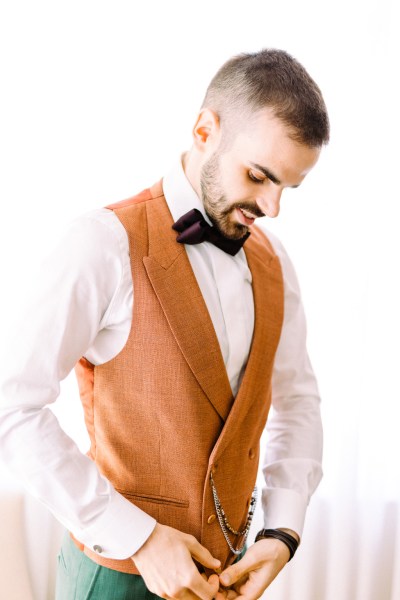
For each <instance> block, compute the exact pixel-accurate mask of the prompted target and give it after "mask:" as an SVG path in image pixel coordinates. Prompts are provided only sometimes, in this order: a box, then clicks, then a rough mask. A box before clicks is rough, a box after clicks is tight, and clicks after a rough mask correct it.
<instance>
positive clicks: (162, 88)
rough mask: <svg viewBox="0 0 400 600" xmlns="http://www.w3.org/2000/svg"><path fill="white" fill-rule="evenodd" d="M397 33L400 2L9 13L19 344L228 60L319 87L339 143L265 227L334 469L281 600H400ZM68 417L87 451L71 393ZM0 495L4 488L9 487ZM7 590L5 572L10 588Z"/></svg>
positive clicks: (8, 118)
mask: <svg viewBox="0 0 400 600" xmlns="http://www.w3.org/2000/svg"><path fill="white" fill-rule="evenodd" d="M399 26H400V19H399V12H398V3H397V0H379V2H378V1H377V0H363V1H359V0H347V1H346V2H341V1H336V2H329V3H328V2H324V1H323V0H319V1H317V0H314V1H312V0H308V1H307V0H304V1H303V2H299V1H295V0H293V1H288V0H282V1H281V2H277V1H276V2H268V1H266V0H264V1H257V0H246V1H245V2H237V1H235V0H230V1H228V0H221V1H219V2H218V0H214V1H210V0H203V1H202V2H191V1H190V0H186V1H185V2H184V1H182V2H179V1H178V0H172V1H164V2H163V1H161V0H160V1H151V0H148V1H147V2H146V3H143V2H134V1H131V2H128V1H126V0H125V1H122V0H121V1H120V0H114V1H113V2H111V1H109V2H106V1H104V0H97V1H93V0H80V1H79V2H78V1H76V0H70V1H69V2H61V1H56V0H51V1H50V0H48V1H45V0H36V1H35V2H29V1H27V0H25V1H23V0H14V1H13V2H3V3H2V5H1V7H0V61H1V62H0V81H1V90H2V91H1V95H0V103H1V111H0V168H1V177H0V199H1V220H0V263H1V295H0V319H1V322H0V325H1V331H2V332H4V333H5V334H6V335H8V334H11V335H12V332H13V322H14V321H15V320H16V319H17V318H18V307H19V305H20V303H21V301H22V300H23V299H24V298H25V297H26V295H27V294H29V282H30V281H31V280H32V278H34V273H35V270H36V269H37V267H38V265H39V263H40V261H41V260H42V258H43V257H44V256H45V255H46V254H47V253H48V252H50V251H51V248H52V246H53V245H54V243H55V240H56V239H57V237H58V236H59V234H60V232H61V231H63V229H64V228H65V225H66V223H67V222H68V221H70V220H71V219H72V218H74V217H75V216H77V215H79V214H81V213H83V212H85V211H87V210H90V209H91V208H95V207H99V206H104V205H106V204H107V203H110V202H114V201H117V200H120V199H123V198H126V197H128V196H130V195H132V194H133V193H135V192H137V191H139V190H140V189H142V188H143V187H145V186H147V185H149V184H152V183H153V182H154V181H156V180H157V179H158V178H160V177H161V176H162V175H163V174H164V173H165V172H166V170H167V169H168V168H169V167H170V165H171V164H172V163H173V162H174V161H175V159H176V157H177V155H178V154H179V153H180V152H181V151H182V150H184V149H186V148H187V147H188V146H189V144H190V132H191V127H192V124H193V122H194V118H195V115H196V111H197V110H198V108H199V106H200V103H201V101H202V98H203V94H204V91H205V88H206V86H207V84H208V82H209V80H210V78H211V77H212V75H213V74H214V72H215V71H216V70H217V69H218V68H219V66H220V65H221V64H222V63H223V62H224V61H225V60H226V59H228V58H229V57H230V56H231V55H233V54H237V53H240V52H243V51H256V50H259V49H260V48H262V47H279V48H283V49H285V50H287V51H288V52H290V53H292V54H293V55H294V56H295V57H296V58H297V59H299V60H300V62H302V63H303V64H304V65H305V67H306V68H307V69H308V71H309V72H310V74H311V75H312V76H313V77H314V78H315V80H316V81H317V83H318V84H319V86H320V87H321V89H322V91H323V94H324V96H325V99H326V102H327V105H328V109H329V113H330V118H331V126H332V140H331V143H330V145H329V147H328V148H327V149H325V150H324V153H323V156H322V158H321V160H320V163H319V165H318V166H317V167H316V169H315V171H314V172H312V173H311V174H310V175H309V177H308V179H307V180H306V181H305V183H304V184H303V185H302V186H301V188H300V189H298V190H290V191H289V190H288V191H286V192H285V194H284V197H283V201H282V210H281V213H280V215H279V218H278V219H276V220H270V221H269V223H268V226H269V227H270V229H271V230H272V231H274V232H275V233H276V234H278V236H279V237H280V238H281V239H282V241H283V242H284V244H285V245H286V247H287V249H288V251H289V253H290V255H291V257H292V259H293V261H294V263H295V265H296V268H297V272H298V276H299V279H300V283H301V287H302V291H303V297H304V303H305V307H306V313H307V317H308V327H309V337H308V346H309V351H310V355H311V358H312V362H313V364H314V368H315V370H316V373H317V375H318V380H319V383H320V389H321V394H322V398H323V405H322V410H323V419H324V426H325V457H324V470H325V477H324V480H323V483H322V484H321V486H320V488H319V490H318V492H317V494H316V496H315V497H314V499H313V501H312V503H311V507H310V511H309V518H308V521H307V527H306V531H305V534H304V539H303V548H302V553H301V554H300V553H299V555H298V556H297V557H296V561H297V562H296V561H294V562H293V564H291V565H290V566H289V567H288V568H287V569H286V572H285V573H284V574H282V576H281V577H280V580H279V581H277V582H276V583H275V584H273V586H272V587H271V592H270V593H268V594H266V597H267V598H271V600H273V599H275V598H276V599H278V598H279V599H281V598H282V599H283V598H284V599H285V600H347V599H348V600H357V599H359V600H394V599H395V598H397V599H398V598H399V597H400V571H399V569H400V567H399V564H400V511H399V497H400V469H399V468H398V460H399V459H398V457H399V456H400V435H399V417H400V411H399V402H400V394H399V383H398V378H399V372H400V368H399V351H398V347H399V341H398V340H399V337H400V317H399V306H400V290H399V284H398V279H399V276H398V273H399V268H398V263H399V259H400V235H399V216H400V211H399V206H398V203H399V185H398V183H397V177H398V173H399V158H400V157H399V152H398V146H399V133H400V131H399V129H400V128H399V117H398V111H399V106H400V94H399V58H400V52H399V51H400V45H399V41H398V39H399ZM32 318H34V315H32ZM57 414H58V415H59V416H60V420H61V422H62V424H63V426H64V427H65V428H66V429H67V430H68V431H69V432H70V433H71V435H72V436H73V437H74V438H75V439H77V441H78V442H79V443H80V445H81V446H82V448H84V447H85V443H86V442H85V436H84V433H83V429H82V426H81V424H80V423H79V421H80V407H79V403H78V401H77V398H76V389H75V384H74V382H73V381H68V380H67V382H66V383H65V385H64V386H63V390H62V395H61V398H60V402H59V407H58V408H57ZM1 486H2V488H3V489H5V488H6V487H8V488H9V487H10V486H11V484H10V482H9V480H8V479H7V477H6V475H4V476H3V479H2V484H1ZM24 502H25V504H24V506H25V509H24V510H23V511H22V512H23V514H24V515H25V517H24V518H25V522H24V523H25V525H24V529H23V532H22V537H21V544H22V545H24V544H25V546H26V547H27V550H28V574H30V580H31V583H32V589H33V593H34V595H35V600H45V599H47V598H48V599H49V600H50V599H51V598H52V595H51V591H49V588H48V584H47V583H44V582H43V577H42V571H43V570H45V569H44V567H43V560H41V558H42V557H41V556H38V552H37V539H38V538H42V537H43V535H40V533H39V532H38V525H37V523H38V520H37V519H38V518H39V517H37V515H38V514H39V515H40V519H39V520H41V521H40V522H43V523H44V522H45V519H46V517H45V516H44V515H45V514H46V513H41V512H40V510H41V509H40V508H39V507H34V505H31V504H30V503H31V501H29V500H28V501H24ZM11 504H12V505H13V502H11ZM21 510H22V509H21ZM35 510H36V511H37V512H35ZM3 515H4V513H3ZM1 518H2V517H1V516H0V519H1ZM3 518H4V516H3ZM258 518H259V519H260V516H259V517H258ZM35 523H36V525H35ZM35 526H36V533H35V534H33V533H32V531H34V530H35ZM47 528H48V529H46V531H47V533H46V536H47V538H48V539H47V538H46V539H47V542H46V543H48V544H49V547H50V546H51V544H53V545H54V541H53V542H51V539H53V538H52V537H51V536H52V534H50V533H48V531H52V526H50V525H47ZM27 532H28V533H27ZM41 533H42V534H43V529H42V530H41ZM55 535H56V534H55ZM24 536H25V537H24ZM35 536H36V537H35ZM46 536H44V537H46ZM0 537H1V534H0ZM24 540H25V541H24ZM49 540H50V541H49ZM46 547H47V546H46ZM17 556H18V554H17ZM0 558H1V554H0ZM8 558H9V552H8ZM2 564H3V567H2ZM396 565H397V566H396ZM41 577H42V578H41ZM10 578H11V575H10V571H9V570H8V569H6V568H5V567H4V563H1V560H0V583H1V582H3V583H2V585H3V588H2V589H4V585H6V584H7V581H9V580H10ZM50 579H51V578H50ZM27 582H28V583H27V584H26V585H28V586H29V577H28V579H27ZM50 587H51V583H50ZM293 590H296V591H295V592H294V591H293ZM302 594H303V595H302ZM7 598H8V600H12V597H11V595H10V596H7ZM15 598H16V599H17V598H21V599H22V600H28V595H25V596H15Z"/></svg>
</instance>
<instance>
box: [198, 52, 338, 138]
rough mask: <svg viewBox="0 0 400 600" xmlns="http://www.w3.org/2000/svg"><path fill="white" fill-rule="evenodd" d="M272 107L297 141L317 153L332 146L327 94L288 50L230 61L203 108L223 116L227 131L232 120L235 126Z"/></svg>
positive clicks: (214, 81) (262, 53)
mask: <svg viewBox="0 0 400 600" xmlns="http://www.w3.org/2000/svg"><path fill="white" fill-rule="evenodd" d="M266 107H270V108H271V109H272V110H273V113H274V115H275V116H276V117H277V118H279V119H280V120H281V121H282V122H283V123H285V124H286V125H287V126H288V128H289V131H290V134H289V135H290V137H291V138H292V139H294V140H295V141H297V142H299V143H301V144H305V145H307V146H309V147H311V148H315V147H320V146H322V145H323V144H327V143H328V141H329V117H328V112H327V109H326V106H325V102H324V99H323V97H322V93H321V90H320V89H319V87H318V86H317V84H316V83H315V81H314V80H313V79H312V78H311V77H310V75H309V74H308V73H307V71H306V70H305V68H304V67H303V66H302V65H301V64H300V63H299V62H298V61H297V60H296V59H295V58H293V57H292V56H291V55H290V54H288V53H287V52H285V51H283V50H277V49H269V48H266V49H263V50H261V51H260V52H255V53H251V54H240V55H238V56H234V57H233V58H231V59H230V60H228V61H227V62H226V63H225V64H224V65H222V67H221V68H220V69H219V71H218V72H217V73H216V75H215V76H214V77H213V79H212V80H211V83H210V85H209V86H208V89H207V92H206V95H205V98H204V101H203V104H202V108H211V109H212V110H214V111H215V112H216V113H217V115H218V117H219V118H220V121H221V127H224V125H225V124H228V122H230V121H232V122H231V123H230V124H231V126H234V125H233V120H232V117H233V118H234V119H237V117H238V116H239V115H243V113H244V114H246V111H247V112H248V113H249V114H248V115H247V116H250V114H251V113H254V112H257V111H259V110H261V109H262V108H266ZM224 121H225V123H224ZM228 133H229V132H228Z"/></svg>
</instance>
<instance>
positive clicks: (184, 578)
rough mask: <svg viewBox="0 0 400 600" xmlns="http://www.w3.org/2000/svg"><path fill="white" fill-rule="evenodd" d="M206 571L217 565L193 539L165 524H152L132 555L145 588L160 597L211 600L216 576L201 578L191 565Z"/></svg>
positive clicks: (216, 579) (216, 567)
mask: <svg viewBox="0 0 400 600" xmlns="http://www.w3.org/2000/svg"><path fill="white" fill-rule="evenodd" d="M193 558H195V559H196V561H197V562H199V563H200V564H202V565H203V566H205V567H208V568H209V569H218V568H219V567H220V566H221V563H220V561H219V560H217V559H216V558H213V556H211V554H210V552H209V551H208V550H207V549H206V548H204V546H202V545H201V544H200V543H199V542H198V541H197V540H196V538H195V537H193V536H192V535H187V534H186V533H182V532H181V531H178V530H177V529H173V528H172V527H168V526H167V525H160V524H159V523H157V524H156V526H155V528H154V530H153V533H152V534H151V535H150V537H149V538H148V539H147V540H146V542H145V543H144V544H143V546H142V547H141V548H139V550H138V551H137V552H136V553H135V554H134V555H133V556H132V560H133V561H134V562H135V564H136V566H137V568H138V569H139V571H140V574H141V576H142V577H143V579H144V582H145V584H146V586H147V587H148V589H149V590H150V591H151V592H153V593H154V594H157V595H158V596H161V597H162V598H174V599H179V600H181V599H182V600H189V599H193V598H196V599H198V598H200V599H201V600H212V599H213V598H215V597H216V596H217V593H218V588H219V579H218V575H217V574H215V575H214V574H213V575H211V576H210V577H209V578H208V580H207V578H205V577H202V576H201V575H200V573H199V571H198V569H197V567H196V565H195V564H194V562H193Z"/></svg>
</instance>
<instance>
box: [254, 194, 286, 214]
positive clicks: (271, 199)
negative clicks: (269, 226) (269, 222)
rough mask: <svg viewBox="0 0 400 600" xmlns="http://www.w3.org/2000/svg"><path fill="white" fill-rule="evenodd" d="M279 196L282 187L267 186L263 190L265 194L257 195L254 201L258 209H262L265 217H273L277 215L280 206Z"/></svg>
mask: <svg viewBox="0 0 400 600" xmlns="http://www.w3.org/2000/svg"><path fill="white" fill-rule="evenodd" d="M281 196H282V189H279V188H276V189H272V188H271V187H269V189H268V190H266V191H265V194H264V195H263V196H258V197H257V198H256V202H257V205H258V207H259V209H260V210H262V212H263V213H264V215H267V217H270V218H271V219H273V218H274V217H277V216H278V215H279V210H280V207H281Z"/></svg>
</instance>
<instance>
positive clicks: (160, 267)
mask: <svg viewBox="0 0 400 600" xmlns="http://www.w3.org/2000/svg"><path fill="white" fill-rule="evenodd" d="M152 193H153V197H154V196H155V198H154V201H150V202H148V203H147V205H146V209H147V223H148V236H149V249H148V256H145V257H144V258H143V264H144V266H145V269H146V271H147V275H148V277H149V279H150V282H151V284H152V286H153V289H154V292H155V294H156V295H157V298H158V300H159V302H160V304H161V307H162V309H163V311H164V314H165V316H166V318H167V320H168V323H169V325H170V327H171V330H172V332H173V334H174V337H175V339H176V341H177V343H178V345H179V348H180V349H181V351H182V354H183V356H184V357H185V360H186V361H187V363H188V365H189V367H190V369H191V371H192V372H193V375H194V376H195V377H196V379H197V381H198V383H199V385H200V386H201V387H202V389H203V391H204V393H205V394H206V395H207V397H208V399H209V400H210V402H211V403H212V404H213V406H214V408H215V410H216V411H217V412H218V414H219V415H220V417H221V418H222V419H223V420H224V421H225V420H226V419H227V417H228V414H229V412H230V409H231V406H232V403H233V395H232V390H231V387H230V383H229V379H228V375H227V373H226V368H225V365H224V361H223V358H222V354H221V350H220V347H219V343H218V338H217V336H216V333H215V330H214V327H213V324H212V321H211V318H210V315H209V313H208V310H207V306H206V304H205V302H204V299H203V297H202V294H201V291H200V288H199V286H198V284H197V281H196V278H195V276H194V273H193V270H192V268H191V265H190V262H189V259H188V257H187V254H186V251H185V248H184V246H183V245H181V244H178V243H177V242H176V235H177V234H176V232H175V231H173V229H172V224H173V220H172V216H171V213H170V211H169V209H168V206H167V203H166V202H165V199H164V197H163V196H162V189H161V186H160V185H158V186H155V187H154V188H153V189H152ZM157 196H158V197H157Z"/></svg>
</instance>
